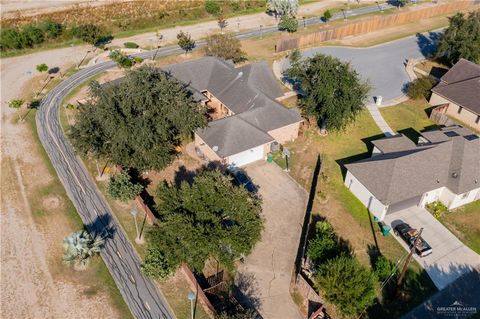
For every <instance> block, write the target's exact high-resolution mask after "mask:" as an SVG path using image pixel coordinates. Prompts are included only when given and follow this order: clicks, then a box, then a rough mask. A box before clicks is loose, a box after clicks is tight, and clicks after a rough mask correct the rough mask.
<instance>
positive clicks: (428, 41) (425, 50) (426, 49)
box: [416, 31, 443, 58]
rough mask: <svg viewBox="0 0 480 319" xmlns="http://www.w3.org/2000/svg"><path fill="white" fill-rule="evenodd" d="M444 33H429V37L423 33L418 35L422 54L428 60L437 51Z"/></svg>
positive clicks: (418, 43)
mask: <svg viewBox="0 0 480 319" xmlns="http://www.w3.org/2000/svg"><path fill="white" fill-rule="evenodd" d="M442 34H443V33H442V32H433V31H432V32H428V34H427V35H425V34H423V33H417V34H416V37H417V45H418V47H419V48H420V52H421V53H422V55H423V56H424V57H426V58H430V57H433V55H434V54H435V51H436V49H437V43H438V41H439V40H440V38H441V36H442Z"/></svg>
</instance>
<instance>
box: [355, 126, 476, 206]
mask: <svg viewBox="0 0 480 319" xmlns="http://www.w3.org/2000/svg"><path fill="white" fill-rule="evenodd" d="M452 131H455V129H449V128H445V129H443V130H442V131H440V134H445V133H448V132H452ZM457 132H459V131H458V130H457ZM426 135H428V134H426ZM447 137H448V138H447V139H446V140H444V141H440V142H437V143H428V144H425V145H419V146H413V147H412V148H410V149H406V150H402V151H392V152H387V153H384V154H380V155H377V156H374V157H371V158H368V159H365V160H362V161H358V162H355V163H352V164H348V165H346V168H347V169H348V170H349V171H350V172H351V173H352V174H353V175H354V176H355V177H356V178H357V179H358V180H359V181H360V183H362V184H363V185H364V186H365V187H366V188H367V189H368V190H369V191H370V192H371V193H372V194H373V195H374V196H375V197H376V198H377V199H378V200H379V201H381V202H382V203H383V204H385V205H391V204H394V203H397V202H400V201H403V200H406V199H409V198H412V197H415V196H419V195H421V194H423V193H425V192H428V191H431V190H433V189H437V188H440V187H443V186H446V187H447V188H448V189H450V190H451V191H452V192H454V193H456V194H462V193H465V192H468V191H470V190H473V189H476V188H478V187H480V138H479V137H478V136H476V135H474V134H473V133H472V132H470V131H469V134H467V135H461V134H457V135H452V136H451V137H450V136H447ZM394 139H395V137H394Z"/></svg>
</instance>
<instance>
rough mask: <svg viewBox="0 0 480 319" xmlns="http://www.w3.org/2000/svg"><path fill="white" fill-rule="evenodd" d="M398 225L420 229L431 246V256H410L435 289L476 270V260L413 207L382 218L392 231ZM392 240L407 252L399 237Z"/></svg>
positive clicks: (478, 258)
mask: <svg viewBox="0 0 480 319" xmlns="http://www.w3.org/2000/svg"><path fill="white" fill-rule="evenodd" d="M399 221H404V222H406V223H407V224H409V225H410V226H412V227H413V228H416V229H420V228H421V227H424V230H423V233H422V237H423V238H425V240H426V241H427V242H428V243H429V244H430V246H432V248H433V253H432V254H430V255H428V256H425V257H419V256H417V255H414V258H415V260H416V261H417V262H418V263H419V264H420V265H421V266H422V267H423V269H425V271H426V272H427V273H428V275H429V276H430V278H431V279H432V281H433V283H434V284H435V286H437V288H438V289H443V288H445V287H446V286H448V285H449V284H451V283H452V282H454V281H455V280H456V279H458V278H459V277H460V276H462V275H463V274H465V273H468V272H470V271H472V270H473V269H476V268H478V269H480V256H479V255H478V254H477V253H476V252H474V251H473V250H471V249H470V248H468V247H467V246H465V244H463V243H462V242H461V241H460V240H459V239H458V238H457V237H455V235H453V234H452V233H451V232H450V231H449V230H448V229H447V228H446V227H445V226H443V225H442V223H440V222H439V221H438V220H437V219H436V218H435V217H433V215H432V214H430V213H429V212H427V211H426V210H425V209H424V208H421V207H417V206H414V207H410V208H407V209H405V210H402V211H399V212H396V213H394V214H390V215H387V216H385V222H386V223H388V224H389V225H391V226H392V228H393V226H395V225H397V223H398V222H399ZM393 236H394V237H395V238H396V239H397V240H398V241H399V242H400V244H401V245H402V246H404V248H405V249H407V250H408V247H407V245H406V244H405V242H404V241H403V240H402V239H401V238H400V237H398V236H395V235H393Z"/></svg>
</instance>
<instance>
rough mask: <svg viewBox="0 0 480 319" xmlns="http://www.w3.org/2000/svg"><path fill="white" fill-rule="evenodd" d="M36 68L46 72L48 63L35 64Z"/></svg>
mask: <svg viewBox="0 0 480 319" xmlns="http://www.w3.org/2000/svg"><path fill="white" fill-rule="evenodd" d="M36 69H37V71H38V72H40V73H43V72H47V71H48V65H46V64H45V63H42V64H38V65H37V66H36Z"/></svg>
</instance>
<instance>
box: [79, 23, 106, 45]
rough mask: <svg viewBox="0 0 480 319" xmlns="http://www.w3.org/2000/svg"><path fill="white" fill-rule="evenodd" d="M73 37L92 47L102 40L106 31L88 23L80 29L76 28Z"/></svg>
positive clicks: (80, 26)
mask: <svg viewBox="0 0 480 319" xmlns="http://www.w3.org/2000/svg"><path fill="white" fill-rule="evenodd" d="M73 35H74V36H76V37H78V38H80V39H82V40H83V41H85V42H87V43H89V44H91V45H95V44H96V43H97V42H98V40H100V39H101V38H102V36H104V31H103V29H102V28H100V27H99V26H97V25H95V24H92V23H88V24H81V25H79V26H78V27H75V28H74V29H73Z"/></svg>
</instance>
